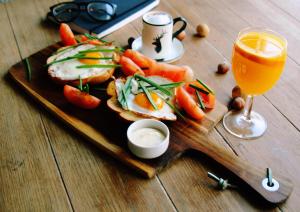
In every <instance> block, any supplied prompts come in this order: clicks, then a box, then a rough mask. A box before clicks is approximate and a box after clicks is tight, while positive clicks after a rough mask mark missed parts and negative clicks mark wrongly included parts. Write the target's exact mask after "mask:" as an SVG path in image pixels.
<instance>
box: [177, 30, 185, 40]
mask: <svg viewBox="0 0 300 212" xmlns="http://www.w3.org/2000/svg"><path fill="white" fill-rule="evenodd" d="M185 36H186V33H185V31H182V32H180V33H179V34H178V35H177V36H176V38H177V39H178V40H180V41H182V40H183V39H185Z"/></svg>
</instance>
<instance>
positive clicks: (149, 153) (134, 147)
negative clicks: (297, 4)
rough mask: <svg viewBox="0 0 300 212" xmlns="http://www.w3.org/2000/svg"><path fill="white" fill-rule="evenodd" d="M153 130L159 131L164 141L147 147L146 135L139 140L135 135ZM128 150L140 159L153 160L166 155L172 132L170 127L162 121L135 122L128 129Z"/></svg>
mask: <svg viewBox="0 0 300 212" xmlns="http://www.w3.org/2000/svg"><path fill="white" fill-rule="evenodd" d="M149 128H150V129H153V130H157V131H158V132H159V133H161V135H163V137H162V139H161V140H160V141H159V142H156V143H153V142H152V143H151V144H150V145H145V143H144V142H145V140H144V141H143V139H145V134H143V138H141V139H137V137H136V135H137V134H135V133H136V132H137V131H138V130H141V129H149ZM127 139H128V148H129V149H130V151H131V152H132V153H133V154H134V155H136V156H137V157H139V158H144V159H152V158H157V157H159V156H161V155H162V154H164V153H165V152H166V151H167V149H168V146H169V139H170V132H169V129H168V127H167V126H166V125H165V124H164V123H162V122H161V121H158V120H154V119H141V120H138V121H135V122H133V123H132V124H131V125H130V126H129V127H128V129H127Z"/></svg>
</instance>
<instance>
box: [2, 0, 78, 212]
mask: <svg viewBox="0 0 300 212" xmlns="http://www.w3.org/2000/svg"><path fill="white" fill-rule="evenodd" d="M0 28H1V33H0V46H1V49H0V75H1V78H0V90H1V92H0V99H1V100H2V101H0V108H1V110H0V117H1V118H0V132H1V133H0V211H38V210H42V211H70V210H72V209H71V206H70V204H69V201H68V198H67V195H66V192H65V189H64V186H63V183H62V181H61V179H60V175H59V172H58V169H57V167H56V163H55V160H54V158H53V155H52V152H51V148H50V145H49V143H48V138H47V136H46V133H45V131H44V127H43V124H42V122H41V118H40V114H39V112H38V110H37V109H36V108H35V107H34V103H33V102H32V101H31V100H30V99H29V98H28V97H24V95H22V94H21V93H22V92H21V91H20V90H18V89H17V87H16V86H12V82H11V81H10V80H8V78H7V76H6V75H7V70H8V68H9V67H10V66H11V65H13V64H14V63H16V62H18V61H19V60H20V55H19V52H18V48H17V45H16V42H15V39H14V35H13V32H12V29H11V26H10V21H9V18H8V16H7V12H6V9H5V5H3V4H0Z"/></svg>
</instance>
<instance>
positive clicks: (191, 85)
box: [189, 84, 209, 95]
mask: <svg viewBox="0 0 300 212" xmlns="http://www.w3.org/2000/svg"><path fill="white" fill-rule="evenodd" d="M189 86H190V87H192V88H194V89H195V90H197V91H199V92H201V93H204V94H206V95H207V94H209V92H208V91H206V90H203V89H202V88H199V87H198V86H196V85H193V84H189Z"/></svg>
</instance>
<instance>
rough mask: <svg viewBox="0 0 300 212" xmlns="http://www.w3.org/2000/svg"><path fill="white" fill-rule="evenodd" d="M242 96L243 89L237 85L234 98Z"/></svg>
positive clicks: (233, 91)
mask: <svg viewBox="0 0 300 212" xmlns="http://www.w3.org/2000/svg"><path fill="white" fill-rule="evenodd" d="M241 96H242V91H241V88H240V86H238V85H236V86H235V87H234V88H233V89H232V98H236V97H241Z"/></svg>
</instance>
